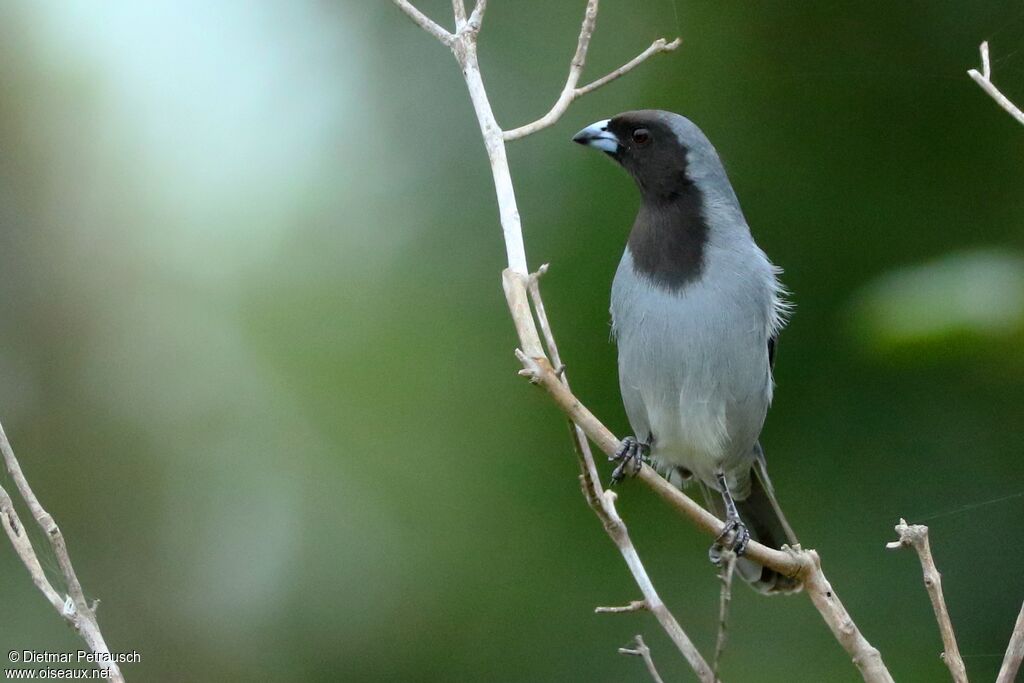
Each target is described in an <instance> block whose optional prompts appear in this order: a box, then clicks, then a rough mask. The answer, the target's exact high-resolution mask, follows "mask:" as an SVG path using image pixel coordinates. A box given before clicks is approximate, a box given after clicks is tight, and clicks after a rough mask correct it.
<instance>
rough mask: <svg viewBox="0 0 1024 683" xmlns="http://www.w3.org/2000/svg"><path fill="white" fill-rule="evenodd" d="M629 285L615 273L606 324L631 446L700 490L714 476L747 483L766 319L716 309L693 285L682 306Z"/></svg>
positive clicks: (760, 405)
mask: <svg viewBox="0 0 1024 683" xmlns="http://www.w3.org/2000/svg"><path fill="white" fill-rule="evenodd" d="M631 275H632V274H631V273H629V272H628V271H627V272H626V273H623V272H622V269H620V272H619V276H618V277H617V279H618V281H619V282H620V283H621V282H623V281H624V280H625V281H626V282H625V283H624V284H626V285H627V286H624V287H620V288H619V290H618V294H619V297H621V298H619V299H615V298H613V305H612V315H613V324H614V328H615V336H616V340H617V345H618V347H619V384H620V388H621V391H622V398H623V404H624V406H625V408H626V413H627V415H628V416H629V421H630V425H631V426H632V428H633V432H634V434H635V436H636V437H637V439H639V440H641V441H645V440H647V439H648V438H650V439H651V454H652V456H653V458H654V459H655V462H656V463H660V464H663V465H669V466H678V467H683V468H686V469H688V470H690V471H691V472H693V474H694V475H695V476H697V477H698V478H699V479H700V480H702V481H704V482H705V483H707V484H708V485H711V486H714V485H715V473H716V472H717V471H719V470H720V471H723V472H725V473H726V475H727V476H728V478H730V479H732V478H733V475H734V473H735V475H736V476H741V477H743V478H745V477H746V474H747V472H748V471H749V465H750V462H751V459H752V457H753V453H752V452H753V447H754V444H755V443H756V442H757V438H758V435H759V434H760V432H761V427H762V425H763V424H764V419H765V414H766V413H767V410H768V405H769V403H770V402H771V392H772V383H771V372H770V369H769V365H768V351H767V331H766V325H765V323H764V315H760V316H759V315H756V313H754V312H752V311H750V310H749V309H744V308H743V307H740V306H732V307H730V306H728V305H723V304H722V301H721V298H720V293H718V292H712V291H701V287H700V286H699V285H698V286H697V287H695V288H694V289H693V290H691V291H690V292H689V293H688V295H684V296H683V297H680V296H679V295H677V294H662V293H659V292H655V291H651V290H650V289H646V288H644V287H643V284H642V283H637V285H639V286H637V285H634V283H633V282H632V280H633V278H632V277H631ZM628 285H634V286H628ZM638 294H639V295H638ZM730 312H731V314H730Z"/></svg>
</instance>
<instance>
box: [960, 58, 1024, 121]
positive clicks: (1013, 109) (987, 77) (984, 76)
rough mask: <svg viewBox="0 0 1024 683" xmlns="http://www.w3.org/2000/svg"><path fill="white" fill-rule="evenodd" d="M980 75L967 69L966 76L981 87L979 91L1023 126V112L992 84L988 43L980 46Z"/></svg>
mask: <svg viewBox="0 0 1024 683" xmlns="http://www.w3.org/2000/svg"><path fill="white" fill-rule="evenodd" d="M979 51H980V52H981V73H978V70H977V69H968V70H967V75H968V76H970V77H971V78H973V79H974V82H975V83H977V84H978V85H980V86H981V89H982V90H984V91H985V92H986V93H988V96H989V97H991V98H992V99H993V100H995V101H996V104H998V105H999V106H1000V107H1002V108H1003V109H1004V110H1006V112H1007V113H1008V114H1009V115H1010V116H1012V117H1013V118H1015V119H1017V123H1020V124H1024V111H1021V110H1020V108H1019V107H1018V106H1017V105H1015V104H1014V103H1013V102H1011V101H1010V98H1008V97H1007V96H1006V95H1004V94H1003V93H1001V92H1000V91H999V88H997V87H996V86H995V84H994V83H993V82H992V65H991V63H990V62H989V59H988V41H985V42H983V43H982V44H981V46H980V48H979Z"/></svg>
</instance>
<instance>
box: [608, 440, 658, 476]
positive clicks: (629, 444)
mask: <svg viewBox="0 0 1024 683" xmlns="http://www.w3.org/2000/svg"><path fill="white" fill-rule="evenodd" d="M650 450H651V447H650V446H648V445H647V444H645V443H641V442H640V441H637V439H636V437H633V436H627V437H626V438H625V439H623V440H622V443H621V444H619V448H618V450H617V451H615V455H614V456H612V457H610V458H608V460H609V461H611V462H617V463H618V465H616V466H615V469H614V470H612V483H617V482H620V481H622V480H623V479H625V478H626V474H627V472H628V473H629V475H630V476H633V477H635V476H636V475H637V474H639V473H640V470H641V469H642V468H643V466H644V463H645V462H647V454H648V453H649V452H650ZM629 470H632V471H629Z"/></svg>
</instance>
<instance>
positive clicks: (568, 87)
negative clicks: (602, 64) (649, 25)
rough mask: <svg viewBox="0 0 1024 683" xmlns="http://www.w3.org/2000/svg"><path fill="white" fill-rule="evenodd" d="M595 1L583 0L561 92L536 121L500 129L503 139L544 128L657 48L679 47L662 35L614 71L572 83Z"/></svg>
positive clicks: (589, 34) (593, 19)
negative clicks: (582, 81)
mask: <svg viewBox="0 0 1024 683" xmlns="http://www.w3.org/2000/svg"><path fill="white" fill-rule="evenodd" d="M597 3H598V0H587V9H586V11H585V12H584V13H583V24H582V26H580V35H579V38H577V40H576V52H575V53H574V54H573V56H572V61H571V62H569V75H568V76H567V77H566V79H565V85H564V86H563V87H562V92H560V93H559V95H558V99H557V100H555V104H554V105H553V106H552V107H551V110H550V111H549V112H548V113H547V114H545V115H544V116H542V117H540V118H539V119H537V120H536V121H534V122H532V123H527V124H526V125H524V126H520V127H518V128H514V129H512V130H507V131H505V132H504V133H502V137H503V138H504V139H505V141H506V142H509V141H511V140H518V139H519V138H523V137H526V136H527V135H531V134H532V133H536V132H537V131H539V130H544V129H545V128H547V127H548V126H551V125H554V124H555V122H557V121H558V119H560V118H562V115H563V114H564V113H565V112H566V110H568V109H569V105H570V104H572V103H573V101H574V100H576V99H577V98H579V97H583V96H584V95H586V94H587V93H591V92H593V91H595V90H597V89H598V88H600V87H601V86H603V85H606V84H608V83H611V82H612V81H614V80H615V79H616V78H619V77H620V76H624V75H625V74H627V73H629V72H630V71H632V70H633V69H635V68H636V67H638V66H639V65H640V64H641V63H643V62H644V61H645V60H647V59H648V58H649V57H651V56H653V55H655V54H658V53H659V52H671V51H673V50H675V49H676V48H677V47H679V44H680V42H681V41H680V39H679V38H676V39H675V40H673V41H672V42H671V43H670V42H667V41H666V40H665V39H664V38H658V39H657V40H656V41H654V42H653V43H651V45H650V47H648V48H647V49H646V50H644V51H643V52H641V53H640V54H639V55H637V56H636V57H634V58H633V59H631V60H629V61H628V62H626V63H625V64H623V65H622V66H620V67H619V68H618V69H616V70H615V71H612V72H611V73H609V74H607V75H605V76H602V77H601V78H598V79H597V80H596V81H593V82H591V83H588V84H587V85H585V86H583V87H580V88H578V87H576V85H577V84H578V83H579V81H580V76H581V75H582V74H583V67H584V65H585V64H586V63H587V49H588V48H589V47H590V39H591V38H592V37H593V35H594V27H595V26H596V24H597Z"/></svg>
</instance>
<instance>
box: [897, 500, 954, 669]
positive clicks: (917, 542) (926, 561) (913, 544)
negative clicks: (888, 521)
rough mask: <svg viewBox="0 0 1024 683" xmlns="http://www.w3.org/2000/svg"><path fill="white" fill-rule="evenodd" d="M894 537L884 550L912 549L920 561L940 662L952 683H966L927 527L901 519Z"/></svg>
mask: <svg viewBox="0 0 1024 683" xmlns="http://www.w3.org/2000/svg"><path fill="white" fill-rule="evenodd" d="M896 534H897V535H898V536H899V538H898V539H897V540H895V541H892V542H891V543H888V544H886V546H885V547H886V548H889V549H890V550H894V549H896V548H913V549H914V551H915V552H916V553H917V557H918V559H919V560H920V561H921V571H922V572H924V587H925V590H927V591H928V597H929V598H930V599H931V601H932V610H934V611H935V621H936V622H938V624H939V633H940V634H941V635H942V647H943V652H942V661H944V662H945V663H946V666H947V667H949V673H950V674H951V675H952V676H953V680H954V681H955V682H956V683H967V670H966V669H965V668H964V660H963V658H962V657H960V648H958V647H957V644H956V635H954V633H953V622H952V621H951V620H950V618H949V610H948V609H947V608H946V598H945V597H944V596H943V594H942V575H941V574H939V570H938V569H937V568H936V567H935V559H934V558H933V557H932V548H931V544H930V543H928V527H926V526H924V525H922V524H907V520H905V519H901V520H900V523H899V524H897V525H896Z"/></svg>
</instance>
